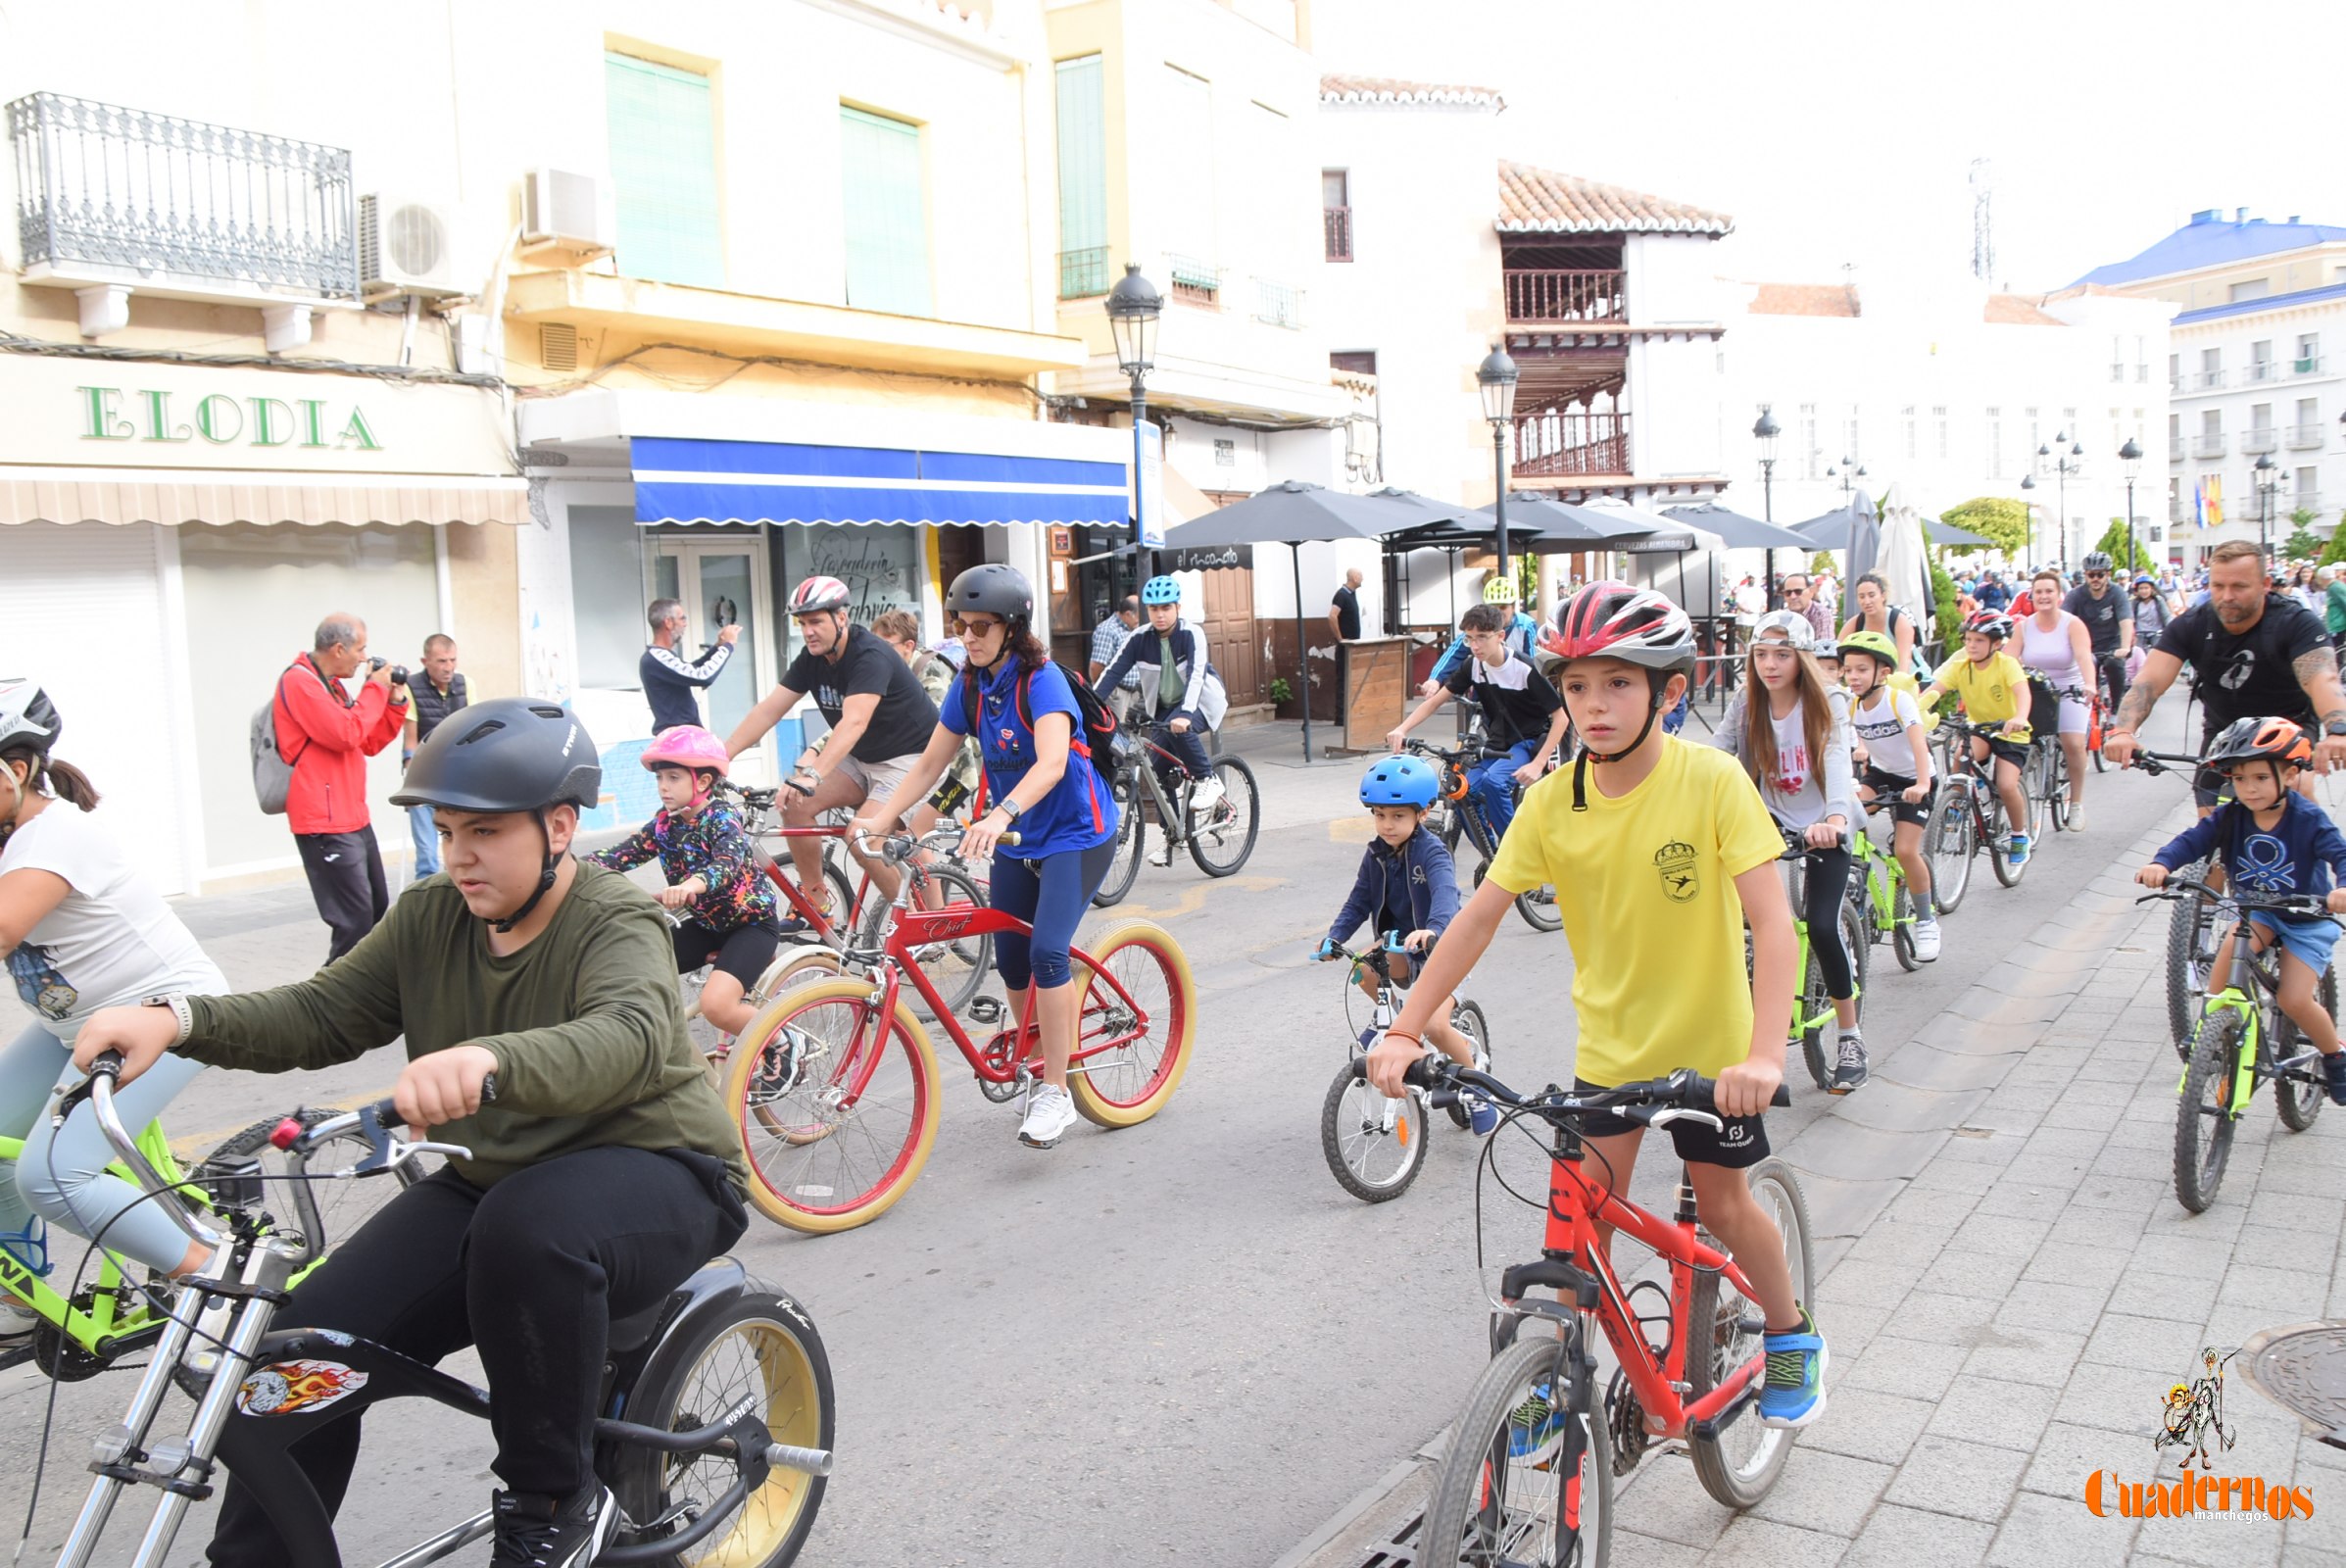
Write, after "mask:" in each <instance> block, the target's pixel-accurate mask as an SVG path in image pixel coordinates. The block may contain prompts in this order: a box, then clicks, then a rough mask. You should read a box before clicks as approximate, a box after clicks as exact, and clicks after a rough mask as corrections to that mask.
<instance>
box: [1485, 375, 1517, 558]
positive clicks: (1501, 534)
mask: <svg viewBox="0 0 2346 1568" xmlns="http://www.w3.org/2000/svg"><path fill="white" fill-rule="evenodd" d="M1521 377H1522V372H1521V371H1520V370H1518V369H1516V368H1515V362H1514V361H1513V360H1512V359H1509V358H1508V357H1507V349H1506V345H1504V344H1501V343H1493V344H1492V345H1491V352H1490V353H1489V354H1488V355H1486V356H1484V359H1483V363H1482V365H1481V366H1479V367H1477V368H1476V370H1475V381H1476V382H1477V384H1479V385H1480V386H1481V387H1482V389H1483V417H1484V418H1486V419H1488V420H1490V421H1491V480H1492V483H1494V484H1495V485H1497V487H1498V501H1497V503H1496V505H1494V506H1493V507H1492V508H1491V517H1492V519H1493V524H1494V526H1493V528H1492V530H1491V542H1492V545H1493V546H1494V547H1495V548H1496V550H1497V552H1498V570H1499V575H1500V576H1501V577H1505V576H1507V575H1509V574H1510V573H1511V572H1512V571H1513V569H1514V567H1513V564H1512V563H1510V562H1509V560H1508V559H1507V427H1508V425H1510V424H1512V423H1513V422H1514V420H1515V383H1516V382H1517V381H1518V380H1519V379H1521Z"/></svg>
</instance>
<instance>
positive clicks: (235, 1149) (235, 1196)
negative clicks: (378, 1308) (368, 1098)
mask: <svg viewBox="0 0 2346 1568" xmlns="http://www.w3.org/2000/svg"><path fill="white" fill-rule="evenodd" d="M297 1114H299V1116H300V1117H301V1122H302V1125H303V1126H305V1127H315V1126H317V1125H318V1123H319V1122H321V1121H325V1120H327V1119H329V1118H330V1117H334V1116H339V1115H341V1114H342V1112H341V1111H338V1110H304V1111H300V1112H298V1113H297ZM284 1119H285V1118H284V1117H282V1116H272V1117H270V1118H269V1120H268V1121H257V1122H255V1123H253V1124H252V1125H251V1126H250V1127H247V1128H245V1129H244V1130H243V1131H242V1132H239V1133H237V1134H236V1135H235V1136H234V1137H232V1138H230V1139H228V1140H227V1141H226V1142H224V1143H222V1144H220V1146H219V1147H218V1148H216V1149H214V1150H213V1151H212V1152H210V1153H208V1154H206V1155H205V1156H204V1157H203V1158H202V1159H200V1160H198V1161H196V1165H195V1168H194V1169H193V1170H191V1171H189V1172H188V1173H187V1175H188V1179H189V1180H190V1181H193V1182H195V1183H196V1184H197V1185H199V1186H201V1187H202V1188H203V1189H204V1190H205V1191H206V1192H208V1193H210V1194H211V1195H212V1201H213V1205H214V1206H215V1207H216V1208H243V1209H247V1210H248V1211H256V1212H260V1213H265V1214H267V1215H269V1217H270V1219H271V1220H272V1221H273V1224H272V1226H271V1228H272V1229H274V1230H277V1231H279V1232H283V1231H288V1230H290V1231H293V1232H295V1233H297V1234H298V1235H299V1236H300V1237H301V1242H302V1261H301V1267H302V1268H304V1269H307V1268H309V1267H310V1266H311V1265H312V1264H314V1263H316V1262H317V1261H318V1259H319V1258H321V1257H323V1256H325V1254H326V1251H327V1250H328V1249H329V1248H331V1247H332V1246H333V1245H334V1244H335V1243H336V1242H340V1241H345V1240H347V1239H348V1238H349V1237H350V1236H351V1235H352V1234H353V1233H354V1232H356V1231H357V1230H358V1229H359V1227H360V1226H362V1225H364V1224H366V1223H367V1221H368V1220H369V1219H372V1218H373V1217H374V1216H375V1214H376V1213H378V1212H379V1211H380V1210H381V1209H382V1207H383V1205H385V1204H386V1203H388V1202H390V1201H391V1200H392V1199H394V1198H396V1197H398V1196H399V1195H400V1193H402V1192H403V1191H405V1190H406V1189H408V1188H410V1187H413V1186H415V1184H416V1183H417V1182H419V1181H421V1180H423V1178H424V1176H425V1174H426V1172H427V1171H428V1170H429V1169H431V1168H433V1167H436V1166H437V1165H438V1164H439V1160H438V1159H437V1157H436V1156H432V1155H424V1156H422V1158H423V1159H425V1160H429V1161H430V1164H429V1165H425V1164H421V1163H418V1161H417V1160H415V1159H405V1160H402V1161H400V1163H399V1165H398V1166H397V1167H396V1168H395V1169H394V1170H393V1172H392V1173H391V1174H390V1175H389V1176H373V1177H369V1178H367V1180H365V1181H341V1180H337V1179H334V1178H332V1177H331V1176H329V1175H328V1174H327V1173H328V1172H333V1171H343V1170H348V1169H350V1168H351V1167H352V1166H353V1165H356V1164H357V1163H358V1162H359V1161H360V1160H362V1159H364V1158H366V1157H367V1153H368V1149H367V1140H366V1138H365V1137H364V1136H363V1135H362V1134H361V1133H360V1132H359V1130H358V1129H357V1128H355V1127H354V1128H352V1129H351V1130H350V1131H348V1132H343V1133H336V1134H335V1135H334V1136H332V1137H330V1138H327V1139H325V1140H324V1141H323V1142H322V1143H320V1144H319V1145H318V1147H317V1148H316V1149H313V1150H311V1151H310V1152H309V1153H308V1154H306V1155H304V1156H302V1157H301V1158H299V1159H296V1158H295V1157H294V1156H293V1155H291V1154H288V1153H284V1152H279V1151H278V1149H277V1148H276V1146H275V1145H273V1144H271V1143H270V1142H269V1137H270V1135H271V1134H273V1133H274V1132H275V1131H276V1130H277V1127H278V1125H279V1124H280V1123H282V1122H283V1121H284Z"/></svg>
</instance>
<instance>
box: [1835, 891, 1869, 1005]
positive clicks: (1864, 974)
mask: <svg viewBox="0 0 2346 1568" xmlns="http://www.w3.org/2000/svg"><path fill="white" fill-rule="evenodd" d="M1841 950H1842V951H1843V952H1845V953H1847V954H1848V955H1849V991H1850V995H1851V997H1852V998H1853V999H1854V1000H1855V1001H1856V1003H1857V1019H1858V1022H1860V1023H1863V1022H1864V1021H1865V1016H1866V981H1867V980H1869V979H1871V978H1872V977H1873V973H1874V948H1873V944H1872V943H1870V942H1868V941H1867V940H1866V921H1865V916H1864V915H1862V914H1860V913H1859V912H1858V909H1857V907H1856V906H1855V905H1853V904H1850V903H1849V902H1848V901H1847V900H1843V901H1842V903H1841Z"/></svg>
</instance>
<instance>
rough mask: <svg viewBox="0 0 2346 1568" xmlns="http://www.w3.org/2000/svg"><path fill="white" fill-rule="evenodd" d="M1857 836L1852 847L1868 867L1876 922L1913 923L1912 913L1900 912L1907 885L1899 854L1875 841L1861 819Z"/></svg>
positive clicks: (1887, 926) (1885, 925) (1885, 926)
mask: <svg viewBox="0 0 2346 1568" xmlns="http://www.w3.org/2000/svg"><path fill="white" fill-rule="evenodd" d="M1883 809H1886V808H1883ZM1854 838H1855V842H1854V844H1853V845H1852V849H1853V850H1854V852H1855V854H1856V857H1857V859H1858V863H1859V864H1861V865H1863V866H1864V867H1865V870H1866V881H1865V889H1866V897H1867V899H1869V900H1870V901H1872V903H1873V906H1874V923H1875V924H1876V925H1879V926H1880V927H1881V928H1882V930H1884V931H1894V930H1896V929H1897V928H1898V927H1899V926H1902V925H1912V924H1914V918H1915V917H1914V916H1913V915H1911V914H1909V915H1907V916H1906V917H1905V918H1904V919H1900V918H1899V917H1898V914H1897V908H1898V890H1899V889H1900V888H1902V887H1904V886H1905V885H1906V868H1905V867H1904V866H1902V865H1900V864H1899V863H1898V857H1897V855H1896V854H1895V853H1894V852H1893V851H1890V850H1885V849H1883V848H1882V846H1881V845H1879V844H1876V843H1875V842H1874V835H1873V834H1871V833H1868V832H1867V831H1866V830H1865V827H1864V825H1863V824H1862V823H1861V824H1860V825H1859V826H1858V828H1857V831H1856V834H1855V835H1854Z"/></svg>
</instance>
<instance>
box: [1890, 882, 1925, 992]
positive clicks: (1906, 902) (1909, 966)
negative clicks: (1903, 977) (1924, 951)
mask: <svg viewBox="0 0 2346 1568" xmlns="http://www.w3.org/2000/svg"><path fill="white" fill-rule="evenodd" d="M1890 951H1891V952H1892V953H1895V954H1896V955H1897V956H1898V967H1899V968H1901V969H1903V970H1905V971H1906V972H1907V973H1908V974H1912V973H1914V972H1915V971H1916V970H1917V969H1920V968H1921V967H1922V966H1923V960H1922V959H1920V958H1918V957H1916V956H1914V894H1913V893H1912V892H1911V891H1910V890H1909V889H1908V888H1907V886H1906V883H1905V882H1904V881H1903V880H1901V881H1900V882H1899V883H1898V892H1897V896H1896V897H1894V898H1893V899H1891V900H1890Z"/></svg>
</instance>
